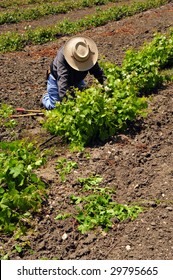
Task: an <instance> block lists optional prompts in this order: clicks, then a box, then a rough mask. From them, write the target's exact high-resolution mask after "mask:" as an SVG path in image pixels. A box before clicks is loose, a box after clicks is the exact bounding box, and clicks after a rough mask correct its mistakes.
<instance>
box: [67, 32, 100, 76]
mask: <svg viewBox="0 0 173 280" xmlns="http://www.w3.org/2000/svg"><path fill="white" fill-rule="evenodd" d="M64 57H65V59H66V61H67V62H68V64H69V65H70V66H71V67H72V68H73V69H76V70H78V71H87V70H89V69H91V68H92V67H93V66H94V65H95V63H96V62H97V59H98V49H97V46H96V43H95V42H94V41H93V40H92V39H91V38H89V37H87V36H74V37H72V38H70V39H69V40H68V41H67V42H66V43H65V45H64Z"/></svg>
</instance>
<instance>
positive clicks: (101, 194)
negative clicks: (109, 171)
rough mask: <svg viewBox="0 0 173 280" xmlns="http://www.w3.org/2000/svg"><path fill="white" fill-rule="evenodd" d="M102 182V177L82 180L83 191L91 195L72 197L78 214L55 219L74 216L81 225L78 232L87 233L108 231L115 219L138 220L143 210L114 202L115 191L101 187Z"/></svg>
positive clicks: (59, 218)
mask: <svg viewBox="0 0 173 280" xmlns="http://www.w3.org/2000/svg"><path fill="white" fill-rule="evenodd" d="M101 181H102V178H101V177H100V176H93V177H89V178H80V179H79V182H80V183H81V185H82V186H83V191H89V194H88V195H86V194H85V195H84V196H75V195H71V196H70V201H71V203H72V204H74V205H77V206H76V207H75V209H76V210H75V211H74V212H76V214H71V215H70V214H58V215H57V217H56V218H55V219H56V220H62V219H66V218H68V217H70V216H73V218H74V219H76V221H77V222H78V224H79V226H78V230H79V231H80V232H81V233H86V232H87V231H89V230H93V229H95V228H96V227H98V226H101V227H102V228H103V229H104V230H108V229H109V228H111V227H112V219H113V218H117V220H118V221H120V222H121V221H124V220H126V219H131V220H134V219H135V218H137V216H138V214H139V213H140V212H142V211H143V209H142V208H141V207H139V206H127V205H123V204H118V203H117V202H114V201H113V198H112V197H111V195H110V193H112V192H113V191H112V190H111V189H109V188H102V187H99V184H100V182H101Z"/></svg>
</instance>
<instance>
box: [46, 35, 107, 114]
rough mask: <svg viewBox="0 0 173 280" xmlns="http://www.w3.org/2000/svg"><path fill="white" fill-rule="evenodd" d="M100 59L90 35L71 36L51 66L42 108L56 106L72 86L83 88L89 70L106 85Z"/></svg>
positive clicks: (48, 108) (49, 108) (50, 108)
mask: <svg viewBox="0 0 173 280" xmlns="http://www.w3.org/2000/svg"><path fill="white" fill-rule="evenodd" d="M97 60H98V49H97V46H96V44H95V42H94V41H93V40H92V39H91V38H88V37H86V36H74V37H72V38H71V39H69V40H68V41H67V42H66V43H65V45H64V46H63V47H61V48H60V49H59V50H58V52H57V55H56V57H55V58H54V60H53V62H52V63H51V65H50V71H49V74H48V77H47V93H46V94H45V95H44V96H43V98H42V105H43V107H45V108H46V109H47V110H52V109H54V108H55V106H56V102H61V101H62V99H63V98H64V97H65V96H66V92H67V91H68V90H69V89H70V88H71V87H75V88H78V89H80V90H82V89H83V88H84V87H85V86H86V84H85V81H84V79H85V77H86V76H87V74H88V73H89V74H91V75H93V76H94V77H95V78H96V79H97V80H98V81H99V83H101V84H103V83H104V81H105V80H106V76H105V75H104V72H103V70H102V69H101V67H100V66H99V64H98V62H97Z"/></svg>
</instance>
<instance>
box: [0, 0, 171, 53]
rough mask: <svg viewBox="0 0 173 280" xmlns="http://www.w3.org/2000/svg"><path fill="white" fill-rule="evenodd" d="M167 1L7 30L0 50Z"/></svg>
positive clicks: (50, 38)
mask: <svg viewBox="0 0 173 280" xmlns="http://www.w3.org/2000/svg"><path fill="white" fill-rule="evenodd" d="M168 2H169V1H168V0H147V1H145V2H142V3H141V2H136V3H133V4H131V5H122V6H119V7H112V8H109V9H107V10H104V11H101V10H98V11H97V12H96V14H94V15H89V16H87V17H84V18H83V19H80V20H77V21H69V20H67V19H65V20H63V21H61V22H58V23H57V24H56V25H55V26H52V27H39V28H36V29H32V28H31V27H27V28H26V31H25V32H24V33H22V34H21V33H19V32H7V33H4V34H1V35H0V52H7V51H16V50H21V49H23V48H24V47H25V46H26V45H28V44H43V43H46V42H49V41H53V40H55V39H56V38H57V36H63V35H65V34H75V33H77V32H80V31H83V30H86V29H89V28H93V27H97V26H101V25H104V24H106V23H107V22H108V21H111V20H119V19H121V18H122V17H126V16H132V15H134V14H135V13H139V12H142V11H145V10H147V9H151V8H153V7H159V6H160V5H163V4H165V3H168Z"/></svg>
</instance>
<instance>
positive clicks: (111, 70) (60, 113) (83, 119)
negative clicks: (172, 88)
mask: <svg viewBox="0 0 173 280" xmlns="http://www.w3.org/2000/svg"><path fill="white" fill-rule="evenodd" d="M172 42H173V32H172V33H171V32H170V34H168V35H167V36H166V35H156V36H155V38H154V39H153V41H152V42H151V43H150V44H145V45H144V46H143V48H142V49H141V50H140V51H135V50H128V51H127V52H126V56H125V59H124V61H123V63H122V68H119V67H117V66H116V65H114V64H112V63H110V62H102V67H103V68H104V72H105V74H106V76H107V84H106V86H101V85H98V84H96V85H93V86H92V87H90V88H88V89H85V90H84V91H82V92H81V91H79V90H77V89H76V90H75V98H74V99H71V98H69V99H67V100H63V102H62V103H61V104H57V107H56V109H54V110H53V111H49V112H46V116H47V120H46V122H45V124H44V126H45V127H46V128H47V129H48V130H49V131H50V133H52V134H55V135H59V136H63V137H64V138H65V139H66V140H67V141H68V142H69V143H70V144H71V147H72V148H74V147H78V149H82V147H84V146H86V145H88V144H91V143H93V142H95V141H96V140H97V141H105V140H107V139H109V137H110V136H113V135H115V133H116V132H117V131H119V130H120V129H124V128H125V127H126V124H127V122H128V121H133V120H134V119H135V118H136V117H137V116H139V115H142V116H145V115H146V108H147V99H146V98H145V97H139V92H147V93H148V92H151V90H153V89H154V88H156V87H158V86H160V85H161V84H162V83H163V81H164V76H162V75H161V74H160V72H159V71H160V69H161V68H163V67H165V66H166V65H170V64H172V61H173V47H172V46H173V44H172ZM67 97H68V95H67Z"/></svg>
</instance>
